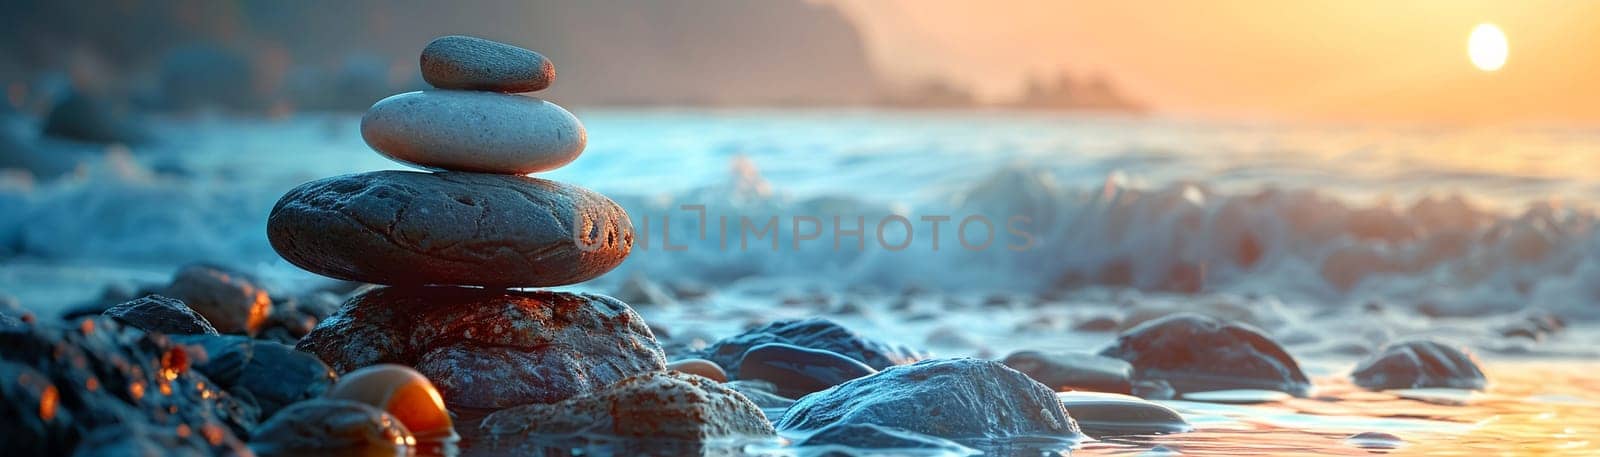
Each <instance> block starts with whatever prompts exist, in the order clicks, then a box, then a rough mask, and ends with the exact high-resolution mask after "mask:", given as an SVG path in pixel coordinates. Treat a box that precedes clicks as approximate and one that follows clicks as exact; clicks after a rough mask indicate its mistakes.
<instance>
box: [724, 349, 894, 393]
mask: <svg viewBox="0 0 1600 457" xmlns="http://www.w3.org/2000/svg"><path fill="white" fill-rule="evenodd" d="M877 372H878V370H874V369H872V367H869V366H867V365H866V364H863V363H861V362H858V361H856V360H854V359H851V358H849V357H845V356H842V355H839V354H837V353H834V352H829V351H824V350H821V349H806V348H803V347H799V346H795V345H792V344H783V343H767V344H763V345H760V346H756V347H753V348H750V350H749V351H746V352H745V353H744V361H743V362H742V363H740V364H739V379H760V380H763V381H767V382H770V383H772V385H773V386H775V387H776V388H777V392H776V393H777V394H778V395H782V396H785V397H789V398H800V397H804V396H806V395H808V394H811V393H812V392H816V391H819V390H823V389H827V388H829V387H833V386H836V385H839V384H842V383H844V382H846V381H849V380H852V379H856V378H859V377H862V376H869V375H872V374H873V373H877Z"/></svg>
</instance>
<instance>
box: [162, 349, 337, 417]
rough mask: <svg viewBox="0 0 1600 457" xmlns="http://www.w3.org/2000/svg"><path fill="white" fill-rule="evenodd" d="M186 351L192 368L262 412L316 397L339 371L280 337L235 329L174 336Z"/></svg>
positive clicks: (273, 412) (325, 389)
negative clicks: (240, 333)
mask: <svg viewBox="0 0 1600 457" xmlns="http://www.w3.org/2000/svg"><path fill="white" fill-rule="evenodd" d="M172 339H173V341H176V342H178V343H182V344H184V345H185V348H186V349H188V350H189V351H190V359H191V360H193V361H194V362H193V363H194V369H195V371H198V372H200V373H202V374H204V375H206V377H207V378H210V379H211V380H212V381H213V382H216V383H217V384H218V385H220V386H222V388H224V389H227V390H228V392H229V393H232V394H234V395H236V396H240V397H244V398H251V399H254V400H255V402H256V405H257V406H259V407H260V408H261V417H262V418H268V417H272V415H273V414H275V413H277V412H278V410H280V409H283V407H285V406H289V405H290V404H292V403H295V402H299V401H303V400H310V399H313V398H318V397H321V396H322V395H323V394H324V393H326V392H327V391H328V389H329V388H330V387H332V386H333V383H334V381H335V380H337V379H338V376H337V375H335V374H334V373H333V370H332V369H329V368H328V365H327V364H325V363H322V361H321V360H318V359H317V358H316V356H313V355H311V354H307V353H304V352H300V351H296V350H294V348H293V347H291V346H288V345H284V344H282V343H275V342H271V341H263V340H256V339H251V338H250V337H246V336H238V335H222V336H213V335H182V336H173V337H172Z"/></svg>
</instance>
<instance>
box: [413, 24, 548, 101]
mask: <svg viewBox="0 0 1600 457" xmlns="http://www.w3.org/2000/svg"><path fill="white" fill-rule="evenodd" d="M421 63H422V80H423V81H427V82H428V84H429V85H432V86H433V87H437V88H440V89H464V90H485V91H495V92H533V91H537V90H543V89H544V88H546V87H550V83H552V82H555V80H556V66H555V65H554V64H552V63H550V59H546V58H545V57H544V56H542V55H539V53H537V52H533V51H529V50H527V49H523V48H520V47H517V46H512V45H509V44H505V43H501V42H497V41H489V40H485V39H482V38H477V37H470V36H461V35H450V36H442V37H439V38H435V39H433V41H431V42H429V43H428V46H427V47H424V48H422V62H421Z"/></svg>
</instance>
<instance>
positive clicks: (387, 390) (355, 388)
mask: <svg viewBox="0 0 1600 457" xmlns="http://www.w3.org/2000/svg"><path fill="white" fill-rule="evenodd" d="M328 398H332V399H337V400H352V401H358V402H361V403H366V404H369V405H372V406H375V407H378V408H381V409H383V410H385V411H388V412H389V414H392V415H394V417H395V418H396V419H399V420H400V423H401V424H404V425H405V426H406V428H407V429H409V430H411V433H412V434H413V435H415V436H416V437H417V438H418V439H419V440H420V441H439V440H453V439H454V438H455V436H456V435H455V429H454V428H453V425H452V424H451V422H450V412H449V410H446V409H445V407H444V397H442V396H440V395H439V389H436V388H434V387H433V383H432V382H429V381H428V378H427V377H425V376H423V375H422V373H418V372H417V370H413V369H411V367H407V366H404V365H391V364H384V365H373V366H370V367H366V368H362V369H359V370H356V371H352V372H350V373H348V374H345V375H344V377H342V378H340V379H339V382H338V383H337V384H334V386H333V390H331V391H329V392H328Z"/></svg>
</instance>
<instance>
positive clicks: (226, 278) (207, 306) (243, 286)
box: [162, 264, 272, 335]
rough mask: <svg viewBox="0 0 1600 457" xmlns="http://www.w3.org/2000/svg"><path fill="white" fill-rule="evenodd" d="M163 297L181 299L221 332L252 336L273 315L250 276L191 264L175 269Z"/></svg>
mask: <svg viewBox="0 0 1600 457" xmlns="http://www.w3.org/2000/svg"><path fill="white" fill-rule="evenodd" d="M162 295H166V296H168V297H172V298H176V299H178V300H182V301H183V303H184V304H185V305H188V306H189V308H191V309H194V311H195V312H197V313H200V315H201V316H205V318H206V320H207V321H209V322H210V323H211V325H213V326H215V327H216V328H217V331H218V332H221V333H246V334H252V335H253V334H255V333H256V332H257V331H259V330H260V329H261V326H262V324H264V323H265V322H266V321H267V316H269V315H270V314H271V313H272V297H271V296H269V295H268V294H267V290H266V289H263V288H261V286H259V285H257V284H256V282H255V280H253V279H251V278H250V277H249V275H246V274H244V273H240V272H238V271H236V270H231V269H228V268H224V267H219V266H215V265H207V264H192V265H187V266H184V267H183V268H180V269H178V272H177V273H175V274H173V276H172V283H171V284H168V285H167V288H166V289H165V290H164V291H163V292H162Z"/></svg>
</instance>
